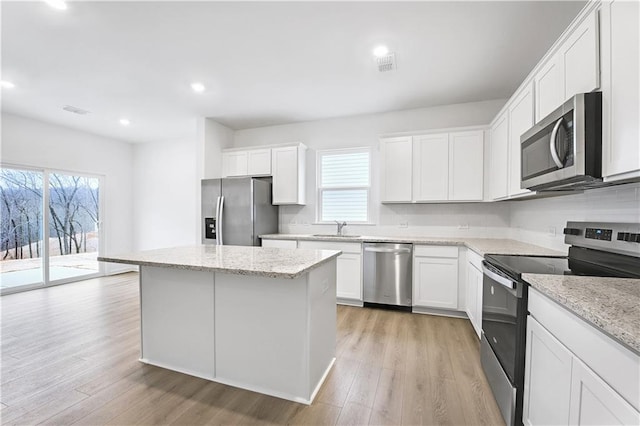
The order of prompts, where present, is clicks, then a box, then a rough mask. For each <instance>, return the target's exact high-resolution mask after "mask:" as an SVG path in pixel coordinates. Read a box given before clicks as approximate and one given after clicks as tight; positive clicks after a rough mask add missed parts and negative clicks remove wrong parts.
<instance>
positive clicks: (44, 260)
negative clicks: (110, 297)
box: [0, 163, 105, 296]
mask: <svg viewBox="0 0 640 426" xmlns="http://www.w3.org/2000/svg"><path fill="white" fill-rule="evenodd" d="M0 168H7V169H17V170H27V171H33V172H39V173H42V223H41V224H42V236H41V238H42V256H41V265H42V266H41V267H42V281H41V282H39V283H32V284H25V285H21V286H16V287H11V288H6V289H0V296H4V295H5V294H11V293H19V292H22V291H28V290H35V289H38V288H46V287H53V286H56V285H61V284H68V283H71V282H76V281H82V280H87V279H92V278H98V277H102V276H104V275H105V265H104V262H98V271H97V272H93V273H88V274H84V275H79V276H77V277H70V278H61V279H57V280H53V281H51V279H50V270H49V267H50V263H51V262H50V247H49V235H48V234H49V225H50V223H51V221H50V211H49V200H50V199H51V196H50V192H51V188H50V185H49V182H50V180H49V176H50V175H51V174H55V173H60V174H65V175H72V176H80V177H86V178H92V179H98V188H99V197H98V209H99V213H98V214H99V220H98V256H99V255H100V254H102V253H104V248H105V241H104V226H103V215H104V212H105V197H104V192H105V191H104V186H105V176H104V175H100V174H92V173H84V172H76V171H70V170H62V169H49V168H42V167H33V166H23V165H18V164H12V163H0Z"/></svg>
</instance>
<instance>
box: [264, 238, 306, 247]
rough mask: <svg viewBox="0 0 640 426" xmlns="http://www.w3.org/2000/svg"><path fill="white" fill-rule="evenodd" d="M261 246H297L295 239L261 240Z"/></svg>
mask: <svg viewBox="0 0 640 426" xmlns="http://www.w3.org/2000/svg"><path fill="white" fill-rule="evenodd" d="M262 247H274V248H286V249H294V248H298V242H297V241H296V240H262Z"/></svg>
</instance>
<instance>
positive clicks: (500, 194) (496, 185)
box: [489, 111, 509, 200]
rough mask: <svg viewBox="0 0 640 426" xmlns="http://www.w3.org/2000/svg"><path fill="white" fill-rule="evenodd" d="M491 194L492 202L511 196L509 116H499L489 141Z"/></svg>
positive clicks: (492, 127) (494, 123) (504, 114)
mask: <svg viewBox="0 0 640 426" xmlns="http://www.w3.org/2000/svg"><path fill="white" fill-rule="evenodd" d="M489 143H490V145H489V152H490V156H491V159H490V165H489V188H490V189H489V193H490V197H491V199H492V200H499V199H501V198H505V197H507V195H509V182H508V173H509V115H508V111H507V112H504V113H503V114H502V115H500V116H498V117H497V118H496V119H495V120H494V122H493V124H492V126H491V133H490V141H489Z"/></svg>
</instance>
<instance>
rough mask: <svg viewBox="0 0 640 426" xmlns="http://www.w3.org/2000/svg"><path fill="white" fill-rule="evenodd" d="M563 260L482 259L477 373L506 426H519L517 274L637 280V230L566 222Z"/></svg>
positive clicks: (520, 289) (522, 308) (520, 293)
mask: <svg viewBox="0 0 640 426" xmlns="http://www.w3.org/2000/svg"><path fill="white" fill-rule="evenodd" d="M564 233H565V243H567V244H571V247H570V248H569V256H567V257H548V256H506V255H487V256H485V260H484V262H483V269H484V279H483V301H482V340H481V344H480V345H481V361H482V368H483V370H484V372H485V375H486V377H487V380H488V381H489V384H490V385H491V389H492V391H493V394H494V396H495V398H496V402H497V403H498V406H499V407H500V410H501V412H502V415H503V417H504V419H505V422H506V423H507V425H521V424H522V400H523V391H524V359H525V348H526V326H527V324H526V322H527V295H528V284H527V283H526V282H525V281H523V280H522V274H524V273H534V274H551V275H584V276H595V277H621V278H640V224H638V223H598V222H568V223H567V227H566V228H565V229H564Z"/></svg>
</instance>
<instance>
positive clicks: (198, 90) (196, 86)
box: [191, 83, 206, 93]
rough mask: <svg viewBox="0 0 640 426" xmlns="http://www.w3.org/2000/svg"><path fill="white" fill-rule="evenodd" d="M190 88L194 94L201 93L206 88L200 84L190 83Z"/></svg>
mask: <svg viewBox="0 0 640 426" xmlns="http://www.w3.org/2000/svg"><path fill="white" fill-rule="evenodd" d="M191 88H192V89H193V91H194V92H196V93H202V92H204V91H205V89H206V87H204V84H202V83H191Z"/></svg>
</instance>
